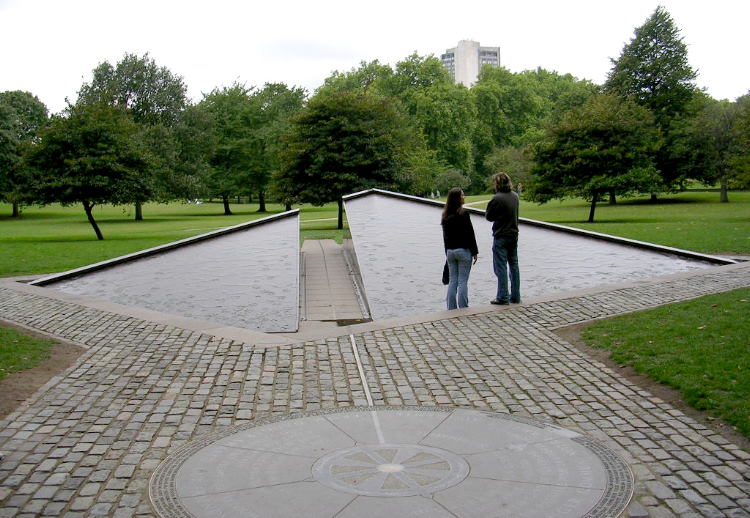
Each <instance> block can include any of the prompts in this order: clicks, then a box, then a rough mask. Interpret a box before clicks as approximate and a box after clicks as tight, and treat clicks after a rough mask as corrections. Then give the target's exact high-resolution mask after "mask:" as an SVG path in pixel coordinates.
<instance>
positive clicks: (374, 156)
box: [276, 91, 414, 228]
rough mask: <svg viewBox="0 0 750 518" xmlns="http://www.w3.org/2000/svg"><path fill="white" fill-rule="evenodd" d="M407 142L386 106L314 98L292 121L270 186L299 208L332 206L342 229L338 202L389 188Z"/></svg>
mask: <svg viewBox="0 0 750 518" xmlns="http://www.w3.org/2000/svg"><path fill="white" fill-rule="evenodd" d="M413 140H414V139H413V133H412V132H410V131H409V128H408V122H407V121H406V120H405V119H404V117H403V114H401V113H400V112H399V111H398V109H397V107H396V105H395V104H394V103H393V102H392V101H389V100H386V99H382V98H379V97H376V96H374V95H369V94H366V93H362V92H347V91H344V92H339V93H335V94H331V95H323V96H316V97H313V98H312V99H311V100H310V102H309V103H308V105H307V106H306V107H305V109H303V110H302V112H300V114H299V115H298V116H297V117H295V118H294V119H292V122H291V128H290V132H289V133H288V134H287V135H286V139H285V144H286V148H285V150H284V151H283V153H282V167H281V170H280V171H279V173H278V174H277V177H276V183H277V185H279V189H280V190H281V191H282V192H283V193H284V194H285V195H286V196H288V197H290V198H294V199H299V200H301V201H302V202H307V203H312V204H314V205H323V204H325V203H328V202H330V201H334V200H336V201H338V202H339V222H338V228H342V226H343V221H342V213H341V210H340V209H341V199H342V196H343V195H345V194H349V193H352V192H356V191H359V190H362V189H367V188H371V187H384V188H392V187H393V186H395V184H396V182H397V178H398V174H399V170H400V168H401V166H402V165H404V164H405V163H406V160H407V152H408V148H409V143H410V142H412V141H413Z"/></svg>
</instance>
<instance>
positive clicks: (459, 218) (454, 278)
mask: <svg viewBox="0 0 750 518" xmlns="http://www.w3.org/2000/svg"><path fill="white" fill-rule="evenodd" d="M463 204H464V193H463V191H462V190H461V189H459V188H458V187H455V188H453V189H451V190H450V192H449V193H448V201H446V202H445V208H444V209H443V218H442V220H441V222H440V224H441V225H442V226H443V244H444V245H445V256H446V258H447V261H448V272H449V276H450V277H449V279H450V280H449V282H448V297H447V302H448V309H456V308H457V307H458V308H465V307H468V306H469V272H470V271H471V264H472V259H473V261H474V264H476V262H477V255H479V249H478V248H477V240H476V238H475V237H474V227H473V226H472V225H471V217H470V215H469V213H468V212H467V211H466V210H465V209H464V208H463Z"/></svg>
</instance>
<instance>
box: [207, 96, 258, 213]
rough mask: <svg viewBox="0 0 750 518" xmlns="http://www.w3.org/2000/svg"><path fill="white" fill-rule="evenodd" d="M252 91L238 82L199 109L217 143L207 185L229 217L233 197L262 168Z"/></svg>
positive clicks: (210, 160)
mask: <svg viewBox="0 0 750 518" xmlns="http://www.w3.org/2000/svg"><path fill="white" fill-rule="evenodd" d="M252 92H253V89H252V88H248V87H246V86H245V85H242V84H238V83H235V84H234V85H232V86H230V87H223V88H216V89H214V90H213V91H212V92H211V93H209V94H207V95H205V96H204V97H203V100H201V102H200V103H198V106H197V108H198V109H199V110H200V111H202V112H203V115H204V116H205V117H207V119H208V120H209V121H210V127H211V129H210V132H211V137H210V138H211V139H212V141H213V143H214V145H213V149H212V151H211V156H210V157H209V159H208V163H209V165H210V169H209V174H208V176H207V178H206V179H205V183H206V186H207V188H208V190H209V192H210V194H211V195H212V196H219V197H220V198H221V199H222V202H223V204H224V214H225V215H229V214H232V211H231V209H230V207H229V198H230V196H232V195H234V194H236V193H237V192H240V191H241V190H242V189H243V187H244V186H247V185H249V184H250V180H249V179H250V176H251V174H252V173H251V171H253V170H257V169H258V168H259V167H261V165H259V163H258V162H259V160H260V158H259V150H258V147H259V145H260V144H259V141H258V139H257V137H256V135H255V134H254V132H253V126H252V121H251V120H250V117H251V108H252V106H251V105H252V100H251V95H252Z"/></svg>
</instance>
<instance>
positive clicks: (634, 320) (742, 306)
mask: <svg viewBox="0 0 750 518" xmlns="http://www.w3.org/2000/svg"><path fill="white" fill-rule="evenodd" d="M748 329H750V289H747V288H746V289H741V290H736V291H732V292H728V293H720V294H717V295H710V296H707V297H702V298H700V299H696V300H692V301H688V302H682V303H678V304H670V305H667V306H662V307H659V308H656V309H652V310H648V311H643V312H638V313H633V314H629V315H623V316H618V317H615V318H610V319H607V320H602V321H599V322H595V323H593V324H592V325H590V326H588V327H587V328H586V329H585V330H584V332H583V338H584V339H585V340H586V342H587V343H589V345H591V346H593V347H598V348H602V349H606V350H608V351H610V352H611V357H612V359H613V360H615V361H617V362H619V363H622V364H627V365H630V366H632V367H633V368H634V369H635V370H637V371H638V372H642V373H644V374H646V375H648V376H649V377H650V378H652V379H654V380H656V381H659V382H661V383H664V384H666V385H669V386H671V387H673V388H675V389H677V390H679V391H680V392H681V393H682V395H683V397H684V399H685V401H686V402H687V403H688V404H690V405H691V406H693V407H694V408H696V409H698V410H703V411H706V412H708V413H710V414H712V415H714V416H716V417H719V418H721V419H723V420H724V421H725V422H727V423H729V424H730V425H732V426H734V427H735V428H736V429H737V431H738V432H740V433H741V434H743V435H744V436H746V437H748V438H750V345H748V339H747V331H748Z"/></svg>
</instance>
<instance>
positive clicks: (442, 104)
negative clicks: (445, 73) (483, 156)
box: [412, 83, 477, 178]
mask: <svg viewBox="0 0 750 518" xmlns="http://www.w3.org/2000/svg"><path fill="white" fill-rule="evenodd" d="M412 102H413V106H414V108H413V116H414V118H415V120H416V124H417V127H418V128H419V129H420V130H421V132H422V134H423V135H424V139H425V142H426V143H427V147H428V148H429V149H431V150H433V151H435V155H436V157H437V159H438V160H440V161H441V162H444V163H445V164H448V165H449V166H450V167H451V168H453V169H458V170H459V171H461V172H462V173H463V174H464V175H466V176H468V177H470V178H471V176H472V173H473V172H474V149H473V144H472V137H473V135H474V132H475V126H476V120H477V114H476V108H475V106H474V104H473V103H472V102H471V99H470V95H469V90H467V89H466V87H464V86H463V85H454V84H444V83H442V84H435V85H432V86H429V87H426V88H423V89H421V90H419V91H417V92H414V94H413V100H412Z"/></svg>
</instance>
